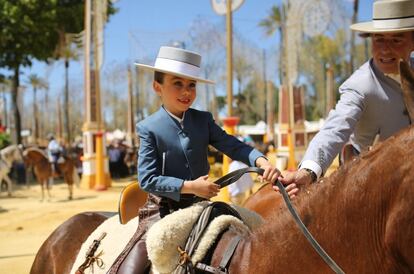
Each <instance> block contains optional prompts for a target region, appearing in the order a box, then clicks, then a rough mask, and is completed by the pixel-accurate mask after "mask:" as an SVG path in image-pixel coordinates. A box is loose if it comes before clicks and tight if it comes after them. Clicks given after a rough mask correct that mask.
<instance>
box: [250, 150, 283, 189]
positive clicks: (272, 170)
mask: <svg viewBox="0 0 414 274" xmlns="http://www.w3.org/2000/svg"><path fill="white" fill-rule="evenodd" d="M256 166H257V167H260V168H262V169H264V172H263V175H262V178H263V179H264V180H266V181H268V182H270V183H272V184H274V183H275V182H276V180H277V179H278V178H279V177H280V170H278V169H277V168H276V167H274V166H272V164H270V162H269V161H268V160H266V158H263V157H260V158H257V160H256Z"/></svg>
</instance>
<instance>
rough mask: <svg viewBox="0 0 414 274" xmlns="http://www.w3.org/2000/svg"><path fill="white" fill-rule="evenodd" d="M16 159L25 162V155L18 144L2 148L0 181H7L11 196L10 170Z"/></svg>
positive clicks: (0, 151)
mask: <svg viewBox="0 0 414 274" xmlns="http://www.w3.org/2000/svg"><path fill="white" fill-rule="evenodd" d="M14 161H21V162H23V155H22V152H21V149H20V147H19V146H18V145H9V146H7V147H5V148H3V149H2V150H0V183H1V182H2V181H3V180H4V181H5V182H6V183H7V192H8V195H9V197H10V196H11V195H12V181H11V179H10V177H9V172H10V170H11V168H12V165H13V162H14Z"/></svg>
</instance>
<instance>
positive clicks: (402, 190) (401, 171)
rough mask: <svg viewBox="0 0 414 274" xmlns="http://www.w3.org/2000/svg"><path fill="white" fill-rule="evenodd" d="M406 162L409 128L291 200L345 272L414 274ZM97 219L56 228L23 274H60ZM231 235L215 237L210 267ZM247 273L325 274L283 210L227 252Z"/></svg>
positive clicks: (413, 149)
mask: <svg viewBox="0 0 414 274" xmlns="http://www.w3.org/2000/svg"><path fill="white" fill-rule="evenodd" d="M413 155H414V127H410V128H407V129H405V130H403V131H402V132H400V133H399V134H397V135H396V136H395V137H390V138H389V139H388V140H386V141H384V142H383V143H381V144H379V145H378V146H376V147H375V148H373V149H372V150H371V151H368V152H365V153H363V154H361V156H360V157H358V158H357V159H356V160H354V161H352V162H350V163H349V164H347V165H344V166H342V167H341V168H340V169H338V170H337V171H336V172H334V173H333V174H332V175H331V176H330V177H328V178H326V179H324V181H323V183H319V184H313V185H311V186H310V187H309V188H308V189H307V191H305V192H303V193H302V195H299V196H298V197H297V198H296V199H295V200H294V202H293V203H294V206H295V208H296V209H297V211H298V212H299V214H300V216H301V218H302V220H303V222H304V223H305V224H306V226H307V227H308V229H309V230H310V232H311V233H312V234H313V236H314V237H315V238H316V239H317V241H318V242H319V243H320V244H321V246H322V247H323V248H324V249H325V250H326V251H327V253H328V254H329V255H330V256H331V257H332V258H333V259H334V260H335V261H336V263H337V264H338V265H339V266H340V267H341V268H342V269H343V270H344V271H345V272H346V273H412V272H414V245H413V244H412V243H413V241H414V210H412V209H413V208H414V187H413V185H414V176H412V170H414V161H413ZM259 193H261V192H260V191H259V192H257V194H255V195H258V194H259ZM262 193H263V192H262ZM105 219H106V218H103V217H102V216H100V215H99V214H91V213H89V214H88V215H86V213H82V214H79V215H76V216H74V217H72V218H71V219H70V220H69V221H66V222H65V223H64V224H62V225H61V226H59V227H58V228H57V229H56V230H55V231H54V232H53V234H52V235H51V236H50V237H49V238H48V239H47V240H46V242H45V243H44V244H43V245H42V247H41V248H40V250H39V251H38V253H37V255H36V258H35V261H34V263H33V266H32V269H31V273H68V272H69V271H70V269H71V267H72V264H73V263H74V261H75V259H76V255H77V252H78V251H79V249H80V246H81V243H82V241H83V240H84V239H86V238H87V236H88V235H89V234H90V233H91V232H92V231H93V229H94V228H95V227H96V226H98V225H99V224H100V223H101V222H103V221H104V220H105ZM82 220H83V221H82ZM91 223H92V224H93V225H90V224H91ZM83 225H85V228H81V227H82V226H83ZM234 233H235V232H226V233H225V234H224V235H223V237H222V239H221V240H220V242H219V243H218V246H217V249H216V250H215V252H214V256H213V260H212V265H213V266H217V265H218V264H219V262H220V260H221V257H222V254H223V252H224V250H225V248H226V245H227V243H229V241H230V240H231V238H232V237H234V236H235V234H234ZM55 250H65V252H64V253H62V252H54V251H55ZM69 251H70V252H69ZM263 251H268V252H263ZM254 272H256V273H275V272H285V273H286V272H288V273H332V271H331V270H330V268H329V267H328V266H327V265H326V264H325V262H324V261H323V260H322V258H321V257H319V255H318V254H317V253H316V252H315V251H314V250H313V249H312V247H311V246H310V244H309V243H308V242H307V240H306V239H305V237H304V236H303V235H302V233H301V232H300V230H299V228H298V227H297V224H296V223H295V222H294V220H293V218H292V216H291V215H290V214H289V212H288V211H287V210H286V207H285V206H281V207H280V208H279V209H277V210H274V211H273V213H271V214H270V215H269V216H268V217H267V219H266V222H265V223H264V224H263V225H262V226H261V227H260V228H259V229H257V230H255V231H253V232H252V233H251V234H250V235H249V236H247V237H244V238H243V239H242V240H241V242H240V243H239V245H238V247H237V249H236V251H235V254H234V256H233V258H232V261H231V264H230V268H229V273H254Z"/></svg>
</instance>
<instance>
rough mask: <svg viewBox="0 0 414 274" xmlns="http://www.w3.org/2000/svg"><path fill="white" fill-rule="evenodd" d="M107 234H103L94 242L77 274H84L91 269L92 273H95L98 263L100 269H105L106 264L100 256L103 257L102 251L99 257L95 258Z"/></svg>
mask: <svg viewBox="0 0 414 274" xmlns="http://www.w3.org/2000/svg"><path fill="white" fill-rule="evenodd" d="M105 236H106V233H105V232H103V233H102V234H101V236H100V237H99V238H98V239H97V240H93V243H92V244H91V246H90V247H89V249H88V251H87V252H86V259H85V261H84V262H83V264H81V265H80V266H79V267H78V269H77V270H76V272H75V274H84V273H85V269H87V268H89V267H91V269H92V273H93V264H94V263H96V265H97V266H98V267H103V265H104V263H103V261H102V259H101V258H100V256H101V255H102V251H101V252H100V253H98V255H96V256H95V252H96V250H97V249H98V247H99V245H100V244H101V241H102V240H103V238H105Z"/></svg>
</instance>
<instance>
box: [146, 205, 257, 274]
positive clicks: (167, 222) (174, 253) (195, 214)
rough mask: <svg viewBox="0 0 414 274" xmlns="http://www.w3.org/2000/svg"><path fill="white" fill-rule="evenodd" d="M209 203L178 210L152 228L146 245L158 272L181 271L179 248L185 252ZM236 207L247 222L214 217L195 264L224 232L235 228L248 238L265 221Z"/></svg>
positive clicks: (202, 239) (204, 235) (194, 254)
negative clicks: (193, 229) (196, 224)
mask: <svg viewBox="0 0 414 274" xmlns="http://www.w3.org/2000/svg"><path fill="white" fill-rule="evenodd" d="M209 203H210V202H208V201H204V202H200V203H197V204H195V205H193V206H191V207H188V208H185V209H181V210H177V211H175V212H174V213H172V214H169V215H167V216H165V217H164V218H163V219H161V220H159V221H158V222H156V223H155V224H154V225H153V226H152V227H151V228H150V229H149V231H148V234H147V240H146V243H147V250H148V257H149V259H150V260H151V262H152V268H153V271H154V272H156V273H171V272H173V271H174V270H175V269H176V268H177V266H178V262H179V259H180V254H179V251H178V247H180V248H181V249H184V247H185V245H186V241H187V238H188V237H189V235H190V232H191V230H192V228H193V226H194V224H195V222H196V221H197V220H198V218H199V216H200V214H201V213H202V211H203V210H204V208H206V207H207V205H208V204H209ZM232 207H233V209H235V210H236V211H237V212H238V214H239V215H240V217H241V219H242V220H243V221H241V220H239V219H238V218H237V217H234V216H231V215H220V216H218V217H216V218H214V219H213V220H212V221H211V223H210V224H209V225H208V227H207V228H206V230H205V231H204V232H203V234H202V236H201V239H200V241H199V245H198V247H197V248H196V250H195V251H194V253H193V255H192V256H191V262H192V264H193V265H196V263H197V262H200V261H201V260H202V259H203V258H204V256H205V255H206V253H207V252H208V250H209V248H210V247H211V246H212V245H213V244H214V243H215V240H216V238H217V236H218V235H220V233H221V232H223V231H224V230H226V229H232V230H234V231H236V232H238V233H240V234H241V235H246V234H248V233H250V231H251V230H253V229H255V228H256V227H258V226H259V225H260V224H261V223H262V222H263V220H262V218H261V216H260V215H258V214H257V213H255V212H253V211H250V210H248V209H246V208H242V207H238V206H232Z"/></svg>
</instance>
